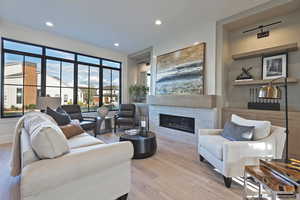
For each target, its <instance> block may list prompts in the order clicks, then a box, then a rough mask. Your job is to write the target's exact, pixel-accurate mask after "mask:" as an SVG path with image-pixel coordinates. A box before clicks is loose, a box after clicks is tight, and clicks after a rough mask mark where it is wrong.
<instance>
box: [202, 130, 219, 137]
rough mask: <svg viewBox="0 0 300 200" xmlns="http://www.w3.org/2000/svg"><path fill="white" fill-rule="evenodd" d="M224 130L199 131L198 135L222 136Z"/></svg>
mask: <svg viewBox="0 0 300 200" xmlns="http://www.w3.org/2000/svg"><path fill="white" fill-rule="evenodd" d="M222 131H223V129H199V130H198V135H199V136H201V135H220V134H221V133H222Z"/></svg>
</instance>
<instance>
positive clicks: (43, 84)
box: [40, 47, 47, 97]
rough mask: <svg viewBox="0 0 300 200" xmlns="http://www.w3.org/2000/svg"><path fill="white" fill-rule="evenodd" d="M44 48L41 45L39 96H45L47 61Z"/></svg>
mask: <svg viewBox="0 0 300 200" xmlns="http://www.w3.org/2000/svg"><path fill="white" fill-rule="evenodd" d="M45 54H46V49H45V47H43V55H42V63H41V83H40V84H41V96H42V97H43V96H46V74H47V65H46V63H47V61H46V57H45Z"/></svg>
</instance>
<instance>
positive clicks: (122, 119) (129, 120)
mask: <svg viewBox="0 0 300 200" xmlns="http://www.w3.org/2000/svg"><path fill="white" fill-rule="evenodd" d="M117 121H118V122H119V123H120V124H128V123H133V122H134V119H133V118H126V117H120V118H118V119H117Z"/></svg>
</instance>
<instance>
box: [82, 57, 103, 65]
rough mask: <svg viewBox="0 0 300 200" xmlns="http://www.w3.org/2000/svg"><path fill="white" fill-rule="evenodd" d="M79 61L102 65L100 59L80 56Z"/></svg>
mask: <svg viewBox="0 0 300 200" xmlns="http://www.w3.org/2000/svg"><path fill="white" fill-rule="evenodd" d="M77 60H78V61H79V62H84V63H90V64H95V65H100V59H99V58H94V57H90V56H83V55H78V57H77Z"/></svg>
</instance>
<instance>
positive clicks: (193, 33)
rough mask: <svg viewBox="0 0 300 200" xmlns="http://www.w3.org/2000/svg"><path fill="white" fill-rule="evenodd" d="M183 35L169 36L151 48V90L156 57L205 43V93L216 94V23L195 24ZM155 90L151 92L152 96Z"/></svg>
mask: <svg viewBox="0 0 300 200" xmlns="http://www.w3.org/2000/svg"><path fill="white" fill-rule="evenodd" d="M185 32H186V33H184V34H176V33H174V35H170V37H169V40H164V41H161V42H159V43H157V44H156V45H154V46H153V59H152V63H151V66H152V67H151V75H153V76H152V88H155V80H156V57H157V56H159V55H162V54H165V53H169V52H172V51H176V50H178V49H181V48H185V47H188V46H191V45H193V44H194V43H195V42H205V43H206V65H205V86H204V87H205V88H206V89H205V92H206V94H215V93H216V88H215V87H216V75H215V73H216V48H215V46H216V22H206V23H201V24H200V23H199V24H198V25H197V24H195V28H194V29H191V30H187V31H185ZM154 94H155V90H152V95H154Z"/></svg>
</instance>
